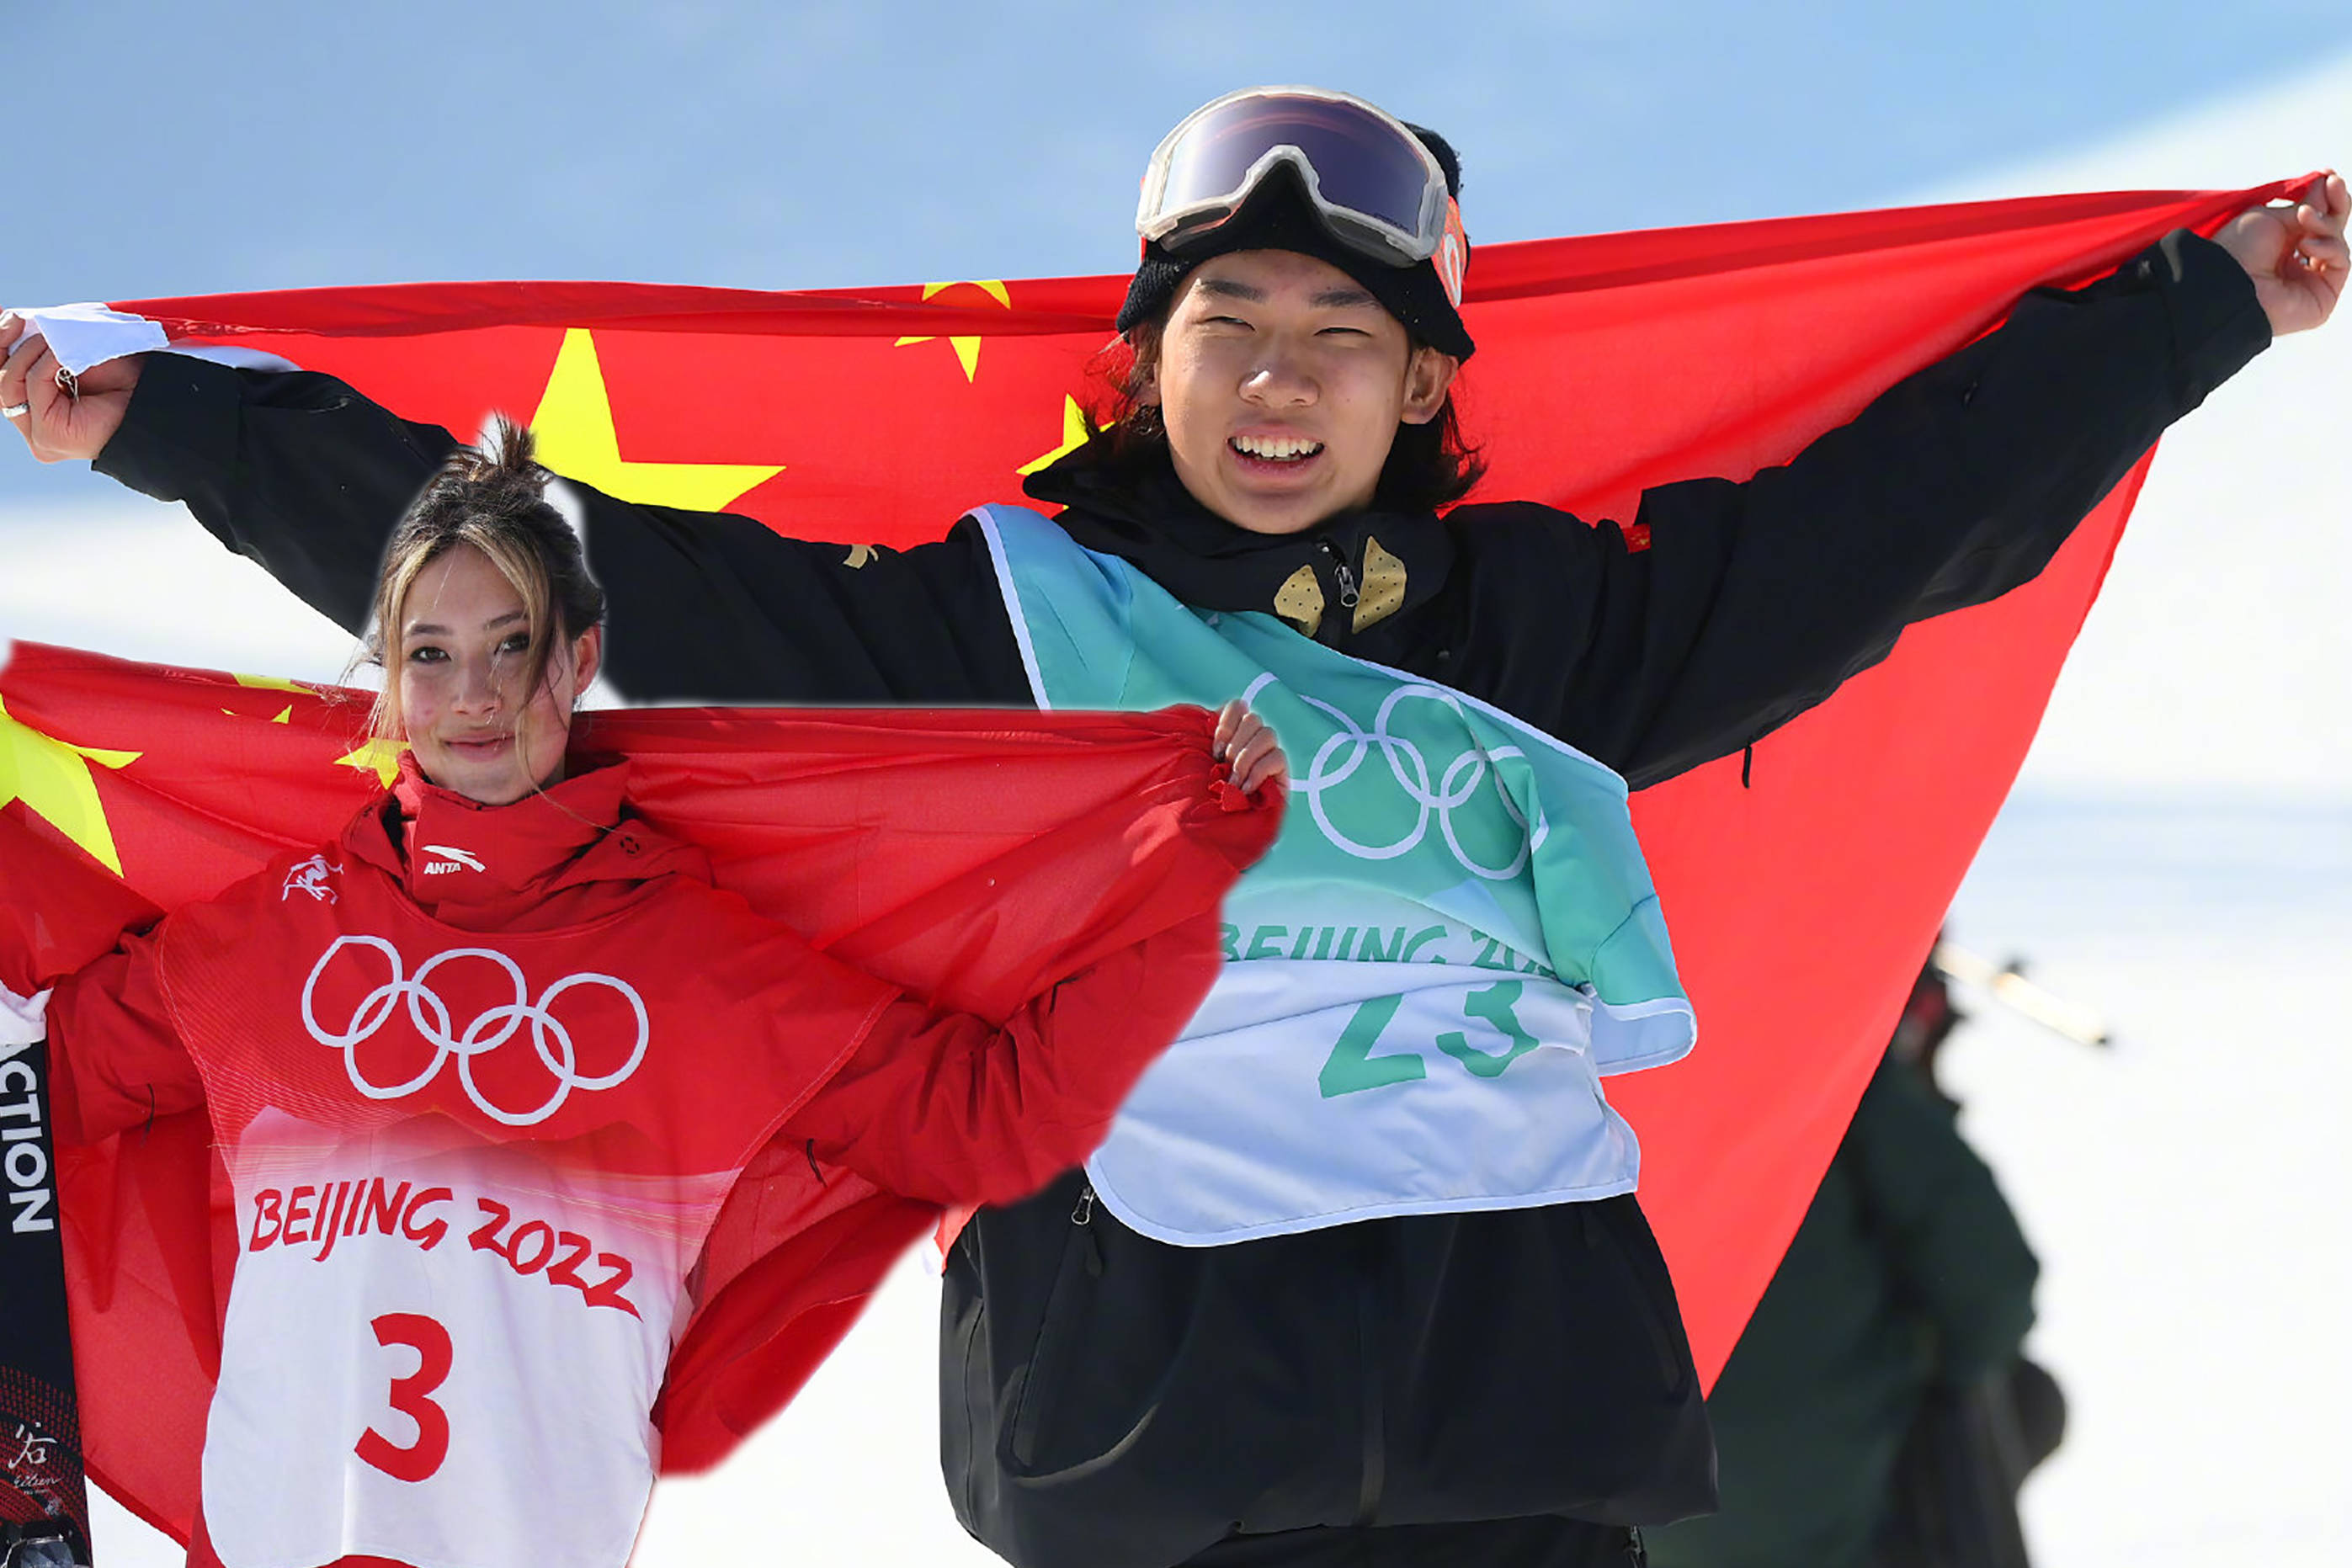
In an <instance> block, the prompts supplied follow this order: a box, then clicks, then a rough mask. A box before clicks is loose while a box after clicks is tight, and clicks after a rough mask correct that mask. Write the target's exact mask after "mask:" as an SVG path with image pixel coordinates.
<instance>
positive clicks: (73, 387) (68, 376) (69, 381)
mask: <svg viewBox="0 0 2352 1568" xmlns="http://www.w3.org/2000/svg"><path fill="white" fill-rule="evenodd" d="M58 391H59V392H63V393H65V394H66V396H68V397H69V398H71V399H73V400H74V401H75V402H80V401H81V383H80V382H78V381H76V380H75V379H74V373H73V372H72V371H69V370H68V369H66V368H65V367H64V366H63V365H59V366H58Z"/></svg>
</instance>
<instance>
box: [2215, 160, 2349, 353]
mask: <svg viewBox="0 0 2352 1568" xmlns="http://www.w3.org/2000/svg"><path fill="white" fill-rule="evenodd" d="M2347 217H2352V194H2347V193H2346V192H2345V189H2344V176H2343V175H2341V174H2338V173H2336V172H2334V171H2333V170H2331V171H2329V172H2328V173H2327V175H2326V177H2325V178H2324V179H2322V180H2321V181H2320V182H2319V183H2318V184H2317V185H2315V187H2313V189H2312V191H2311V193H2310V195H2309V196H2308V197H2306V198H2305V200H2304V201H2302V202H2301V203H2298V204H2295V205H2294V206H2283V207H2249V208H2247V209H2246V210H2245V211H2244V212H2242V213H2240V214H2238V215H2237V216H2236V217H2234V218H2232V219H2231V220H2230V225H2229V226H2228V227H2227V228H2225V229H2223V230H2222V231H2221V233H2220V234H2218V235H2214V236H2213V237H2214V239H2216V240H2217V241H2219V242H2220V243H2221V248H2222V249H2223V250H2226V251H2228V252H2229V253H2230V254H2231V256H2235V257H2237V258H2238V265H2239V266H2240V267H2244V268H2245V269H2246V276H2247V277H2251V278H2252V279H2253V280H2254V297H2255V298H2257V299H2260V300H2261V301H2262V305H2263V314H2265V315H2267V316H2268V317H2269V318H2270V319H2271V336H2273V337H2274V338H2275V337H2279V336H2282V335H2284V334H2285V333H2288V332H2301V331H2305V330H2306V329H2310V328H2313V327H2316V326H2318V325H2319V324H2320V323H2321V322H2323V321H2325V320H2326V319H2327V318H2328V316H2329V314H2330V313H2331V312H2333V311H2334V310H2335V308H2336V300H2337V299H2338V298H2342V296H2343V293H2344V279H2345V277H2346V275H2347V269H2352V248H2347V246H2346V245H2345V243H2344V225H2345V220H2346V219H2347Z"/></svg>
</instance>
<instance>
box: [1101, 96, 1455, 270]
mask: <svg viewBox="0 0 2352 1568" xmlns="http://www.w3.org/2000/svg"><path fill="white" fill-rule="evenodd" d="M1171 143H1172V145H1170V146H1168V147H1166V148H1165V149H1164V150H1163V151H1164V157H1165V165H1166V173H1165V177H1164V179H1163V181H1162V183H1161V184H1160V190H1159V192H1158V201H1157V203H1156V213H1155V214H1154V217H1155V218H1157V219H1158V222H1159V223H1160V224H1164V225H1166V226H1165V227H1164V228H1163V229H1162V232H1161V233H1160V235H1154V236H1153V237H1156V238H1160V240H1161V243H1163V244H1170V245H1171V246H1173V245H1177V244H1181V236H1182V235H1183V234H1184V232H1185V231H1186V230H1187V229H1189V228H1192V227H1193V226H1196V225H1214V224H1215V223H1217V222H1220V221H1222V220H1223V218H1225V217H1228V216H1230V215H1231V214H1232V212H1233V209H1234V207H1236V206H1238V205H1239V204H1241V202H1242V201H1244V199H1246V196H1247V194H1248V192H1249V189H1250V186H1251V171H1252V170H1253V169H1255V168H1257V166H1258V163H1259V161H1260V160H1262V159H1264V158H1265V155H1266V154H1267V153H1268V152H1272V151H1273V150H1274V149H1276V148H1277V147H1285V146H1287V147H1294V148H1296V149H1297V151H1298V152H1299V154H1300V155H1301V156H1302V157H1304V159H1305V160H1306V162H1307V163H1308V164H1309V165H1311V166H1312V167H1313V169H1314V172H1315V183H1316V184H1317V185H1318V187H1319V194H1320V196H1321V206H1322V207H1323V209H1324V212H1325V214H1326V215H1327V217H1330V218H1333V219H1338V220H1341V221H1344V220H1346V219H1349V218H1351V217H1352V218H1355V219H1358V220H1360V221H1368V222H1369V223H1373V224H1380V225H1386V226H1387V227H1388V228H1390V229H1393V230H1395V231H1396V235H1394V236H1388V235H1381V234H1380V233H1379V231H1378V230H1376V229H1370V228H1368V227H1363V226H1362V223H1361V222H1360V224H1359V225H1351V226H1355V227H1357V228H1358V229H1359V235H1358V237H1359V238H1370V239H1372V240H1373V241H1374V242H1375V243H1376V244H1378V245H1380V246H1381V248H1382V249H1384V250H1389V251H1395V250H1397V249H1398V248H1399V245H1400V236H1401V238H1402V243H1403V244H1404V245H1405V246H1409V247H1410V249H1411V252H1412V254H1406V255H1399V256H1396V257H1395V259H1397V260H1398V261H1400V262H1403V261H1417V260H1421V259H1423V258H1424V257H1426V256H1430V255H1431V254H1432V253H1433V251H1434V249H1435V248H1436V242H1437V239H1438V235H1437V234H1435V233H1433V232H1431V228H1432V225H1431V215H1432V214H1433V212H1435V211H1438V210H1441V206H1440V203H1439V202H1435V201H1433V200H1432V186H1433V183H1435V185H1436V186H1437V188H1438V194H1439V195H1440V196H1441V197H1442V195H1443V186H1444V177H1443V175H1442V174H1440V173H1438V172H1435V171H1434V169H1433V160H1432V159H1431V158H1430V157H1429V156H1428V154H1427V153H1426V152H1424V151H1423V149H1422V148H1421V147H1420V145H1419V144H1418V143H1417V142H1416V141H1413V140H1412V136H1411V134H1410V133H1409V132H1406V131H1402V130H1401V129H1400V128H1399V127H1397V126H1395V125H1393V124H1391V123H1390V122H1389V121H1387V120H1383V119H1381V117H1380V116H1379V115H1377V114H1376V113H1373V112H1370V111H1368V110H1365V109H1363V108H1361V107H1360V106H1358V105H1356V104H1354V103H1350V102H1346V101H1342V100H1336V99H1318V98H1305V97H1297V96H1286V95H1270V94H1267V95H1251V96H1245V97H1236V98H1234V99H1229V100H1227V101H1226V102H1224V103H1222V104H1219V105H1215V106H1213V107H1212V108H1211V109H1209V110H1207V111H1205V112H1203V113H1202V115H1201V116H1200V117H1199V118H1198V119H1196V120H1192V121H1191V122H1190V123H1188V124H1187V125H1185V126H1184V127H1183V128H1182V130H1181V131H1180V132H1179V133H1178V134H1177V135H1176V136H1175V137H1172V138H1171ZM1163 214H1178V216H1177V217H1176V218H1175V220H1174V221H1173V222H1172V223H1170V222H1168V220H1167V219H1166V218H1165V217H1164V216H1163ZM1149 227H1150V225H1147V232H1149Z"/></svg>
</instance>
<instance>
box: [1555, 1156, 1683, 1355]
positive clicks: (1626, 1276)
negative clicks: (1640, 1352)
mask: <svg viewBox="0 0 2352 1568" xmlns="http://www.w3.org/2000/svg"><path fill="white" fill-rule="evenodd" d="M1624 1204H1630V1200H1629V1199H1625V1198H1609V1199H1604V1200H1602V1201H1601V1202H1598V1203H1588V1204H1583V1205H1580V1206H1579V1207H1580V1208H1581V1209H1582V1210H1583V1219H1584V1244H1585V1246H1586V1247H1587V1248H1589V1249H1591V1250H1592V1251H1594V1252H1596V1253H1599V1254H1601V1256H1602V1257H1605V1258H1607V1259H1609V1260H1611V1264H1612V1267H1613V1268H1614V1269H1615V1270H1616V1271H1617V1274H1618V1276H1619V1279H1620V1280H1621V1281H1622V1283H1623V1284H1624V1286H1625V1287H1626V1297H1627V1305H1628V1307H1629V1308H1631V1309H1632V1311H1633V1315H1634V1316H1636V1317H1638V1318H1639V1319H1641V1322H1642V1333H1643V1338H1644V1340H1645V1341H1646V1342H1647V1343H1648V1344H1649V1347H1650V1355H1651V1360H1652V1364H1654V1367H1655V1368H1656V1370H1657V1374H1658V1382H1659V1384H1660V1385H1661V1386H1663V1387H1664V1390H1665V1392H1666V1394H1667V1396H1668V1397H1670V1398H1673V1397H1679V1396H1681V1395H1682V1393H1683V1391H1684V1390H1685V1387H1686V1386H1687V1383H1688V1379H1689V1377H1690V1375H1691V1372H1692V1370H1693V1368H1692V1364H1691V1358H1690V1349H1689V1346H1688V1345H1687V1344H1686V1343H1685V1341H1684V1338H1683V1330H1682V1313H1681V1312H1680V1311H1679V1310H1677V1308H1676V1307H1675V1298H1674V1289H1675V1287H1674V1281H1673V1280H1672V1279H1671V1278H1670V1277H1669V1276H1668V1275H1667V1273H1666V1266H1665V1260H1664V1258H1663V1257H1662V1256H1660V1255H1659V1253H1658V1250H1657V1246H1656V1244H1655V1243H1654V1242H1649V1241H1648V1238H1647V1237H1646V1236H1645V1237H1643V1238H1642V1240H1643V1242H1648V1244H1647V1245H1637V1244H1636V1242H1635V1241H1634V1239H1633V1238H1630V1237H1627V1236H1626V1235H1624V1234H1623V1228H1624V1221H1623V1219H1622V1217H1621V1214H1620V1211H1619V1206H1620V1205H1624ZM1653 1276H1654V1278H1653Z"/></svg>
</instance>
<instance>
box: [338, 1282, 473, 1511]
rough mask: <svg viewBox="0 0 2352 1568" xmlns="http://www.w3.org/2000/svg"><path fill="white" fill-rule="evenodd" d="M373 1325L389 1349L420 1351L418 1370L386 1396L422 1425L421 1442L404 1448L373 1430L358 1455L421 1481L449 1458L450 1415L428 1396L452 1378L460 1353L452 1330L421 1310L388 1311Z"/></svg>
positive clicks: (355, 1448)
mask: <svg viewBox="0 0 2352 1568" xmlns="http://www.w3.org/2000/svg"><path fill="white" fill-rule="evenodd" d="M368 1326H369V1327H371V1328H373V1329H374V1330H375V1342H376V1343H378V1344H380V1345H383V1347H384V1348H385V1349H387V1350H389V1349H390V1348H391V1347H392V1346H394V1345H396V1344H404V1345H406V1346H408V1347H409V1348H410V1349H412V1350H414V1351H415V1352H416V1354H417V1364H416V1370H415V1372H412V1373H410V1374H409V1375H407V1376H406V1377H395V1378H394V1379H393V1380H392V1391H391V1393H390V1394H388V1395H387V1396H385V1399H386V1403H388V1404H390V1405H391V1406H392V1407H393V1408H394V1410H397V1411H399V1412H400V1413H401V1414H402V1415H404V1416H407V1417H408V1418H409V1419H410V1420H412V1421H414V1422H415V1423H416V1441H415V1442H413V1443H411V1444H409V1445H408V1446H407V1447H406V1448H403V1447H401V1446H400V1445H399V1444H397V1443H395V1442H394V1441H393V1440H392V1439H391V1438H389V1437H385V1436H384V1435H383V1433H381V1432H379V1431H377V1430H376V1429H375V1428H374V1427H369V1428H368V1429H367V1430H366V1431H364V1432H362V1433H361V1434H360V1440H359V1442H358V1443H356V1444H355V1445H353V1447H352V1452H353V1453H355V1454H357V1455H359V1457H360V1458H362V1459H364V1460H366V1461H367V1462H368V1463H369V1464H371V1465H373V1466H374V1467H375V1468H376V1469H380V1470H382V1471H383V1473H384V1474H385V1475H388V1476H390V1477H391V1478H392V1479H394V1480H396V1481H421V1480H423V1479H425V1477H427V1476H429V1475H431V1474H432V1473H433V1472H434V1471H436V1470H437V1469H440V1468H441V1461H442V1460H444V1459H446V1458H448V1457H449V1413H448V1412H447V1411H446V1410H444V1409H442V1408H441V1406H438V1405H436V1404H435V1403H433V1401H432V1399H431V1398H429V1397H428V1396H430V1395H431V1394H432V1392H433V1391H434V1390H435V1389H436V1388H438V1387H440V1386H441V1385H442V1382H443V1380H445V1379H446V1378H447V1377H448V1375H449V1366H450V1363H451V1362H452V1361H454V1360H455V1359H456V1355H457V1353H456V1349H455V1347H453V1346H452V1345H451V1344H450V1343H449V1331H448V1330H447V1329H445V1328H443V1327H442V1326H441V1325H440V1323H439V1322H436V1321H435V1320H434V1319H432V1318H428V1317H426V1316H425V1315H424V1314H423V1313H421V1312H386V1313H384V1314H383V1316H382V1317H380V1318H377V1319H375V1320H374V1321H373V1322H372V1323H370V1324H369V1325H368ZM346 1430H348V1428H346Z"/></svg>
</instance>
